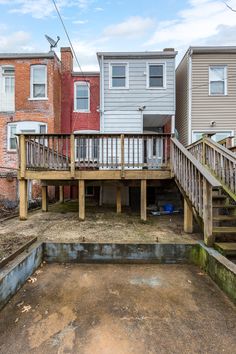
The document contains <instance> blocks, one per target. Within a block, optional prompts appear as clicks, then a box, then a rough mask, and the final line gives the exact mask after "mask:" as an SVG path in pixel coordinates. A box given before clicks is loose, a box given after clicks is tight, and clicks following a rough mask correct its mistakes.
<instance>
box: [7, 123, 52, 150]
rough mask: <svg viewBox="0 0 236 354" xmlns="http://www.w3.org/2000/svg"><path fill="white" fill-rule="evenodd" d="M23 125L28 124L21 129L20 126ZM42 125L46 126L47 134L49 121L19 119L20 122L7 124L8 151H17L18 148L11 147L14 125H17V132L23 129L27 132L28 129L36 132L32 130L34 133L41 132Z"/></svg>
mask: <svg viewBox="0 0 236 354" xmlns="http://www.w3.org/2000/svg"><path fill="white" fill-rule="evenodd" d="M22 125H26V128H25V129H21V128H20V127H21V126H22ZM27 125H29V126H27ZM41 125H43V126H46V133H45V134H47V123H43V122H38V121H18V122H13V123H8V124H7V151H8V152H16V150H17V149H11V147H10V129H11V127H12V126H15V127H16V134H20V133H21V131H22V130H23V131H25V132H27V130H29V131H34V132H32V134H39V131H40V126H41ZM27 128H28V129H27Z"/></svg>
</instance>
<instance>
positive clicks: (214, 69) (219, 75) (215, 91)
mask: <svg viewBox="0 0 236 354" xmlns="http://www.w3.org/2000/svg"><path fill="white" fill-rule="evenodd" d="M209 95H216V96H217V95H227V66H226V65H224V66H216V65H213V66H212V65H211V66H210V67H209Z"/></svg>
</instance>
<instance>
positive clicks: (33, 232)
mask: <svg viewBox="0 0 236 354" xmlns="http://www.w3.org/2000/svg"><path fill="white" fill-rule="evenodd" d="M77 209H78V206H77V203H76V202H68V203H65V204H54V205H51V206H50V208H49V212H48V213H43V212H41V211H34V212H31V213H29V217H28V220H26V221H19V220H18V218H14V219H11V220H7V221H4V222H2V223H0V259H1V258H3V257H6V256H7V255H9V254H10V253H11V252H12V251H14V250H15V249H17V248H18V247H19V246H20V245H22V244H23V243H25V242H27V241H28V240H30V239H32V238H33V237H38V239H40V240H43V241H46V240H53V241H63V242H69V241H72V242H85V241H86V242H114V243H118V242H123V243H129V242H131V243H132V242H134V243H142V242H143V243H145V242H147V243H148V242H179V243H184V242H187V243H189V242H195V241H196V240H197V239H200V238H201V235H199V234H197V233H195V234H192V235H189V234H186V233H184V232H183V215H177V214H176V215H169V216H161V217H160V216H149V217H148V221H147V222H146V223H144V222H141V220H140V216H139V214H135V213H131V212H130V211H128V210H125V211H124V212H123V213H122V214H120V215H117V214H116V212H115V209H112V208H104V207H103V208H102V207H97V206H90V207H87V209H86V220H85V221H83V222H80V221H79V220H78V211H77Z"/></svg>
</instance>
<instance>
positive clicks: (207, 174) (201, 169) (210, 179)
mask: <svg viewBox="0 0 236 354" xmlns="http://www.w3.org/2000/svg"><path fill="white" fill-rule="evenodd" d="M171 140H172V142H173V143H174V144H175V145H176V146H177V147H178V148H179V150H181V152H182V153H183V154H184V155H185V156H186V157H187V158H188V159H189V160H190V161H191V162H192V164H193V165H194V166H195V167H196V168H197V169H198V171H199V172H200V173H201V174H202V176H203V177H204V178H205V179H206V180H207V181H208V182H209V183H210V184H211V186H212V187H213V188H217V187H221V183H220V182H219V181H218V180H217V179H216V178H215V177H214V176H212V174H211V173H210V172H208V171H207V170H206V169H205V168H204V167H203V166H202V164H201V163H200V162H199V161H198V160H197V159H196V158H195V157H194V156H193V155H192V154H191V153H190V152H188V150H187V149H186V148H185V147H184V146H183V145H182V144H181V143H180V142H179V141H178V140H177V139H176V138H171Z"/></svg>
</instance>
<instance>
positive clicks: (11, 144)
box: [8, 124, 17, 150]
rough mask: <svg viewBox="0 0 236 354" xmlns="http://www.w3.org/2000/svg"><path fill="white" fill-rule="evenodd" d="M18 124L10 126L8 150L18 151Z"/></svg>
mask: <svg viewBox="0 0 236 354" xmlns="http://www.w3.org/2000/svg"><path fill="white" fill-rule="evenodd" d="M16 127H17V125H16V124H9V125H8V150H16V147H17V145H16V135H15V134H16Z"/></svg>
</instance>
